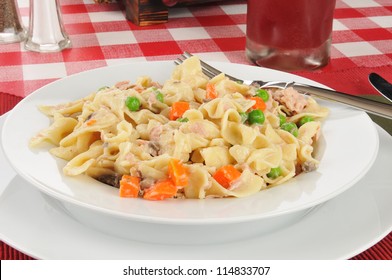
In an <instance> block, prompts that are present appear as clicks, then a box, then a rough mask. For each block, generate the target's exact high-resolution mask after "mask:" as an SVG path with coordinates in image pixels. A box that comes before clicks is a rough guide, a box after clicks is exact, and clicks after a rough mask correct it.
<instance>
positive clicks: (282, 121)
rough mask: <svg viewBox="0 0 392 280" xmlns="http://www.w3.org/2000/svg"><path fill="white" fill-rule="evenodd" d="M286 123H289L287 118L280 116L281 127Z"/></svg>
mask: <svg viewBox="0 0 392 280" xmlns="http://www.w3.org/2000/svg"><path fill="white" fill-rule="evenodd" d="M285 122H287V118H286V116H285V115H282V114H279V126H282V124H284V123H285Z"/></svg>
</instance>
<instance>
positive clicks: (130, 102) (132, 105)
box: [125, 96, 141, 112]
mask: <svg viewBox="0 0 392 280" xmlns="http://www.w3.org/2000/svg"><path fill="white" fill-rule="evenodd" d="M125 105H126V106H127V107H128V109H129V111H132V112H136V111H138V110H139V109H140V105H141V103H140V100H139V99H138V98H137V97H135V96H128V97H127V99H126V100H125Z"/></svg>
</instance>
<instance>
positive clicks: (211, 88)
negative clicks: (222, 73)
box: [206, 83, 218, 99]
mask: <svg viewBox="0 0 392 280" xmlns="http://www.w3.org/2000/svg"><path fill="white" fill-rule="evenodd" d="M206 91H207V92H206V98H207V99H214V98H217V96H218V95H217V94H216V89H215V85H214V84H211V83H208V84H207V86H206Z"/></svg>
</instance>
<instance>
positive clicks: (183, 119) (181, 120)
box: [177, 118, 189, 122]
mask: <svg viewBox="0 0 392 280" xmlns="http://www.w3.org/2000/svg"><path fill="white" fill-rule="evenodd" d="M177 121H179V122H188V121H189V119H188V118H178V119H177Z"/></svg>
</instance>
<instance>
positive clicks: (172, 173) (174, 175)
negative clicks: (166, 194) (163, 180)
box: [168, 158, 189, 187]
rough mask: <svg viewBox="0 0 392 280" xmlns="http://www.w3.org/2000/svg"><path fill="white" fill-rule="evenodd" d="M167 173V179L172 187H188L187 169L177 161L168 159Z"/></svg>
mask: <svg viewBox="0 0 392 280" xmlns="http://www.w3.org/2000/svg"><path fill="white" fill-rule="evenodd" d="M168 173H169V178H170V179H171V180H172V182H173V183H174V185H176V186H178V187H185V186H186V185H188V174H189V172H188V168H187V167H186V166H185V165H183V164H182V163H181V162H180V161H179V160H178V159H176V158H172V159H170V161H169V168H168Z"/></svg>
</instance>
